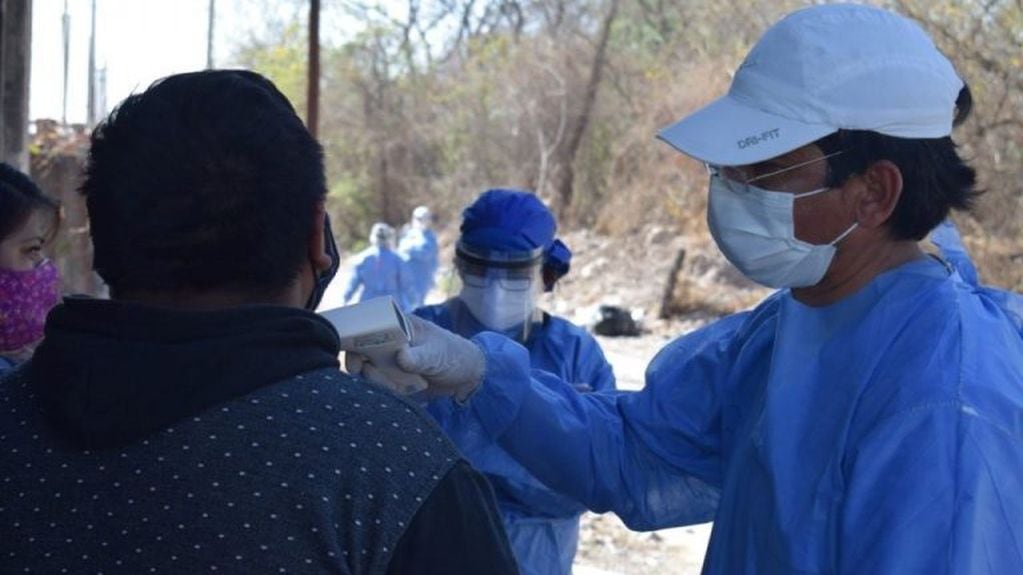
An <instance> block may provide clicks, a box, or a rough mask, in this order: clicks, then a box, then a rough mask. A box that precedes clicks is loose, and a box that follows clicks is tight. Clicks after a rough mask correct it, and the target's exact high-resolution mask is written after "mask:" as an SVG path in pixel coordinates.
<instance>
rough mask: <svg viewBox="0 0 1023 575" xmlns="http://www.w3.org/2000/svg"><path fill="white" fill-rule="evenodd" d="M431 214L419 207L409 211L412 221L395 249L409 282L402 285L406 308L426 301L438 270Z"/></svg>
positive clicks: (426, 209) (427, 209)
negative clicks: (403, 263)
mask: <svg viewBox="0 0 1023 575" xmlns="http://www.w3.org/2000/svg"><path fill="white" fill-rule="evenodd" d="M432 225H433V214H432V213H430V208H428V207H426V206H419V207H417V208H416V209H414V210H412V222H411V224H410V225H409V228H408V230H406V231H405V233H404V234H403V235H402V236H401V243H400V244H399V245H398V252H399V253H400V254H401V257H402V258H404V259H405V262H406V265H407V267H408V272H407V275H408V276H409V282H408V283H407V286H406V288H405V301H407V302H408V306H409V309H415V308H417V307H419V306H421V305H423V302H424V301H426V296H427V294H429V293H430V290H431V289H433V283H434V275H436V273H437V264H438V262H437V236H436V235H435V234H434V233H433V230H432V229H430V228H431V226H432Z"/></svg>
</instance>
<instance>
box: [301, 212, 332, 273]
mask: <svg viewBox="0 0 1023 575" xmlns="http://www.w3.org/2000/svg"><path fill="white" fill-rule="evenodd" d="M326 218H327V210H326V208H325V207H324V205H323V202H320V203H318V204H316V209H314V210H313V225H312V229H311V231H310V232H309V245H308V248H307V249H308V250H309V262H310V263H311V264H312V266H313V271H315V272H316V274H317V275H318V274H319V273H320V272H323V271H325V270H327V269H330V265H331V264H332V263H333V262H332V261H331V259H330V254H328V253H327V237H326V235H325V234H326V233H327V230H326V226H325V225H324V222H325V221H326Z"/></svg>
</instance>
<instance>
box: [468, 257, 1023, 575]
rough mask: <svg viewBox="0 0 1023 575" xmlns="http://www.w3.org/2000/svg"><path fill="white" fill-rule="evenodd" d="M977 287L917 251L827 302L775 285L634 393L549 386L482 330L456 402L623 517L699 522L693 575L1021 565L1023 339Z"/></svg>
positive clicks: (665, 361)
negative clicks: (478, 365)
mask: <svg viewBox="0 0 1023 575" xmlns="http://www.w3.org/2000/svg"><path fill="white" fill-rule="evenodd" d="M995 292H996V290H990V289H986V288H978V287H977V286H975V285H973V284H971V283H970V282H968V281H965V280H964V279H963V278H962V277H961V276H960V275H959V274H958V273H956V272H954V271H952V270H951V268H950V266H948V265H947V264H944V263H942V262H939V261H937V260H935V259H932V258H926V259H921V260H916V261H913V262H910V263H907V264H905V265H902V266H900V267H898V268H896V269H894V270H890V271H888V272H887V273H884V274H882V275H880V276H878V277H877V278H875V279H874V281H873V282H871V283H870V284H868V285H867V286H866V287H864V288H863V289H862V290H860V291H859V292H857V293H856V294H854V295H852V296H849V297H847V298H845V299H844V300H842V301H840V302H837V303H835V304H832V305H829V306H826V307H819V308H813V307H808V306H805V305H803V304H801V303H799V302H798V301H796V300H795V299H793V297H792V295H791V294H790V292H788V291H787V290H786V291H782V292H778V293H776V294H775V295H774V296H772V297H770V298H769V299H767V300H766V301H765V302H763V303H762V304H761V305H759V306H758V307H757V308H756V309H754V310H753V311H752V312H746V313H741V314H737V315H734V316H730V317H728V318H725V319H723V320H721V321H719V322H716V323H714V324H712V325H710V326H708V327H706V328H704V329H702V330H699V331H697V332H694V333H692V334H690V335H687V336H685V337H682V338H679V339H677V340H675V341H674V342H672V343H671V344H669V345H668V346H667V347H666V348H665V349H663V350H662V351H661V352H660V354H659V355H658V356H657V357H656V358H655V359H654V361H653V362H652V363H651V365H650V366H649V368H648V370H647V375H646V378H647V385H646V387H645V388H644V389H643V390H642V391H640V392H633V393H617V394H610V393H604V394H583V395H580V394H573V393H570V392H568V391H567V389H566V388H564V387H560V388H559V387H554V386H551V385H548V384H546V383H545V382H542V381H538V380H542V379H543V378H545V377H547V376H546V375H544V374H542V373H537V372H533V373H532V377H530V375H531V374H530V371H529V367H528V362H527V359H526V357H525V355H526V354H525V352H524V350H522V348H521V347H519V346H518V345H517V344H515V343H514V342H512V341H510V340H508V339H506V338H502V337H500V336H497V335H495V334H481V335H478V336H476V337H475V338H474V340H475V341H476V342H477V343H478V344H479V345H481V347H482V348H483V350H484V352H485V353H486V355H487V358H488V367H487V375H486V378H485V381H484V384H483V386H482V388H481V389H480V390H479V391H478V392H477V393H476V394H475V395H474V396H473V397H472V398H471V400H470V401H469V407H468V408H465V409H464V411H465V412H467V413H471V414H472V416H473V418H474V420H475V424H476V425H479V426H481V427H482V428H483V429H484V430H485V432H486V433H487V434H488V437H490V438H491V439H495V440H498V441H499V444H500V445H501V446H502V447H504V448H505V450H506V451H507V452H509V453H510V454H511V455H512V456H514V457H515V458H516V459H517V460H518V461H519V462H521V463H522V464H523V465H524V466H525V467H526V468H527V469H529V470H530V471H531V472H532V473H533V474H534V475H535V476H536V477H538V478H540V479H541V480H542V481H544V482H545V483H546V484H547V485H549V486H551V487H552V488H554V489H557V490H558V491H560V492H562V493H564V494H566V495H569V496H572V497H574V498H576V499H577V500H579V501H581V502H583V503H584V504H585V505H586V506H587V507H589V508H591V509H593V510H595V511H598V512H601V511H609V510H610V511H614V512H616V513H617V514H618V515H619V516H620V517H621V518H622V519H623V520H624V521H625V522H626V524H628V525H629V526H630V527H631V528H633V529H640V530H643V529H656V528H662V527H667V526H677V525H683V524H689V523H696V522H704V521H709V520H713V521H714V530H713V534H712V537H711V542H710V546H709V549H708V552H707V558H706V562H705V568H704V570H705V572H706V573H722V574H736V573H759V574H774V573H850V574H852V573H856V574H860V573H871V574H879V573H880V574H886V573H893V574H894V573H899V574H902V573H926V574H928V575H934V574H939V573H963V574H965V573H1023V337H1021V334H1020V332H1019V328H1018V326H1017V325H1016V324H1014V323H1013V320H1012V319H1011V317H1010V316H1009V315H1008V314H1007V313H1006V311H1005V310H1004V309H1003V308H1002V306H1001V305H1000V303H999V302H998V300H997V298H992V297H990V296H991V294H993V293H995ZM1003 293H1004V292H1003Z"/></svg>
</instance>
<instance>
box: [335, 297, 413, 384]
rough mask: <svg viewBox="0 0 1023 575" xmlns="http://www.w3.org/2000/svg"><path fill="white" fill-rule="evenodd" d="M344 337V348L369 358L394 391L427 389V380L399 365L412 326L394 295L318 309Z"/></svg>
mask: <svg viewBox="0 0 1023 575" xmlns="http://www.w3.org/2000/svg"><path fill="white" fill-rule="evenodd" d="M319 313H320V315H321V316H322V317H323V318H324V319H326V320H327V321H329V322H330V323H331V324H332V325H333V326H334V329H336V330H337V333H338V335H339V336H340V337H341V349H342V350H344V351H345V352H348V353H357V354H359V355H363V356H365V357H366V358H368V359H369V362H370V363H372V364H373V367H375V368H377V369H378V370H379V371H380V373H381V374H383V375H384V377H386V378H387V380H388V382H389V383H391V384H392V388H391V389H392V391H395V392H397V393H401V394H404V395H408V394H412V393H415V392H417V391H422V390H425V389H426V387H427V384H426V381H425V380H424V379H423V378H422V377H420V376H418V375H416V374H414V373H408V372H407V371H404V370H402V369H401V368H400V367H398V364H397V363H396V362H395V356H396V355H397V354H398V351H399V350H401V349H402V348H407V347H408V346H409V344H410V343H411V342H412V335H413V334H412V327H411V324H409V322H408V319H407V318H406V317H405V314H404V313H402V311H401V308H399V307H398V304H397V303H395V301H394V299H393V298H391V296H383V297H376V298H373V299H369V300H366V301H363V302H359V303H357V304H353V305H348V306H344V307H338V308H334V309H328V310H324V311H322V312H319Z"/></svg>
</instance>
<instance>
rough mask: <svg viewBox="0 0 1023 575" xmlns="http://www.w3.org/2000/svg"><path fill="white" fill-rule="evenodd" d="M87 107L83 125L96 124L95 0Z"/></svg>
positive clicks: (93, 5)
mask: <svg viewBox="0 0 1023 575" xmlns="http://www.w3.org/2000/svg"><path fill="white" fill-rule="evenodd" d="M87 105H88V106H89V109H88V110H86V112H85V125H86V126H88V127H89V129H92V127H93V126H95V125H96V0H92V25H91V28H90V31H89V101H88V104H87Z"/></svg>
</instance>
